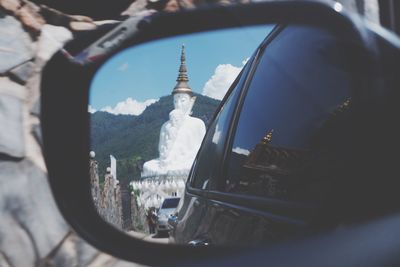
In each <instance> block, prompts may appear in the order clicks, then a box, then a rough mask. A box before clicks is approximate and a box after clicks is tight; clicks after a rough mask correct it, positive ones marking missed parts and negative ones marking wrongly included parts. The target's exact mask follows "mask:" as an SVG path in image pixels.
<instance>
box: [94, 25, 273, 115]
mask: <svg viewBox="0 0 400 267" xmlns="http://www.w3.org/2000/svg"><path fill="white" fill-rule="evenodd" d="M271 29H272V26H269V25H265V26H253V27H243V28H239V29H230V30H219V31H213V32H206V33H197V34H190V35H182V36H178V37H172V38H168V39H162V40H158V41H154V42H150V43H146V44H142V45H139V46H135V47H132V48H129V49H126V50H124V51H122V52H120V53H119V54H117V55H115V56H114V57H113V58H111V59H110V60H109V61H108V62H106V64H105V65H104V66H103V67H102V68H101V69H100V70H99V71H98V73H97V74H96V76H95V78H94V80H93V82H92V85H91V91H90V106H91V107H92V108H94V109H95V110H101V109H103V108H105V107H107V106H108V107H109V110H112V109H113V110H115V109H114V108H115V107H116V106H117V105H119V110H123V109H125V108H126V105H128V104H129V103H130V104H129V105H138V104H139V105H140V104H141V103H142V102H144V101H146V100H148V99H158V98H159V97H160V96H164V95H168V94H170V93H171V91H172V89H173V88H174V86H175V84H176V78H177V75H178V69H179V64H180V53H181V46H182V44H185V52H186V65H187V68H188V75H189V84H190V86H191V88H192V90H193V91H195V92H198V93H203V94H205V95H209V96H211V97H214V98H219V97H220V96H216V95H217V94H216V92H217V91H219V90H222V91H223V90H225V91H226V89H227V88H226V87H229V86H228V85H227V84H228V83H231V82H232V81H231V80H232V79H234V77H235V76H236V75H237V73H238V71H239V70H240V68H241V67H242V66H243V61H244V60H246V59H247V58H249V57H250V56H251V55H252V53H253V52H254V51H255V49H256V48H257V46H258V45H259V44H260V42H261V41H262V40H263V39H264V38H265V37H266V35H267V34H268V33H269V32H270V31H271ZM213 76H214V77H213ZM208 81H209V83H208V85H207V86H206V87H207V89H206V90H205V91H203V89H204V88H205V85H206V83H207V82H208ZM207 92H208V93H207ZM219 95H221V94H219ZM128 98H131V99H130V100H129V101H128V102H129V103H128V102H127V99H128ZM121 102H123V103H121ZM118 103H120V104H118ZM127 103H128V104H127ZM149 103H150V102H148V103H147V104H149ZM109 112H112V111H109Z"/></svg>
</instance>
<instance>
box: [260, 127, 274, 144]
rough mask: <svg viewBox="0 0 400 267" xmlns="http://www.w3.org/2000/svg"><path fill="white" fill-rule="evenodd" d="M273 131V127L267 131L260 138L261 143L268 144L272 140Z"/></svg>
mask: <svg viewBox="0 0 400 267" xmlns="http://www.w3.org/2000/svg"><path fill="white" fill-rule="evenodd" d="M273 132H274V129H272V130H271V131H269V132H268V133H267V134H266V135H265V136H264V137H263V138H262V139H261V144H263V145H266V144H269V143H270V142H271V141H272V134H273Z"/></svg>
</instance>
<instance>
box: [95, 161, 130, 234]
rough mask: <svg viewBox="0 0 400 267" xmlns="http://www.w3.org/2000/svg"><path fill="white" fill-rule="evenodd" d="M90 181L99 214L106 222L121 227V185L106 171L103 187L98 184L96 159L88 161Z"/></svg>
mask: <svg viewBox="0 0 400 267" xmlns="http://www.w3.org/2000/svg"><path fill="white" fill-rule="evenodd" d="M89 173H90V182H91V185H92V186H91V188H92V190H91V191H92V197H93V202H94V205H95V207H96V208H97V211H98V212H99V214H100V216H101V217H102V218H103V219H104V220H105V221H107V222H108V223H110V224H112V225H114V226H115V227H117V228H119V229H123V228H124V227H123V221H124V220H123V218H122V197H121V187H120V185H119V184H117V183H116V180H115V179H114V177H113V175H112V174H110V173H107V174H106V175H105V177H104V184H103V188H102V189H101V188H100V184H99V174H98V173H99V171H98V165H97V161H96V160H95V159H93V158H92V159H90V162H89Z"/></svg>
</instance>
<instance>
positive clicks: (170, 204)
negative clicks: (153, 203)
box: [161, 198, 180, 209]
mask: <svg viewBox="0 0 400 267" xmlns="http://www.w3.org/2000/svg"><path fill="white" fill-rule="evenodd" d="M179 200H180V198H168V199H165V200H164V202H163V204H162V206H161V208H162V209H172V208H176V207H177V206H178V203H179Z"/></svg>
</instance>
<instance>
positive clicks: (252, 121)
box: [224, 26, 350, 198]
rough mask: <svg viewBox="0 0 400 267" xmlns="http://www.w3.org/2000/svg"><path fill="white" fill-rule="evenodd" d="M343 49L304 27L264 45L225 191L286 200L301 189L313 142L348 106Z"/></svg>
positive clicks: (293, 28)
mask: <svg viewBox="0 0 400 267" xmlns="http://www.w3.org/2000/svg"><path fill="white" fill-rule="evenodd" d="M340 47H341V44H340V43H338V42H337V40H336V39H335V37H334V36H333V35H331V34H329V33H327V32H325V31H323V30H321V29H317V28H311V27H301V26H288V27H286V28H284V29H283V30H282V31H281V32H280V33H279V34H278V35H277V37H275V39H274V40H273V41H272V42H271V43H270V44H268V45H267V47H266V48H265V51H264V52H263V54H262V56H261V59H260V62H259V64H258V66H257V69H256V72H255V74H254V76H253V78H252V81H251V83H250V85H249V88H248V92H247V95H246V98H245V100H244V103H243V107H242V110H241V113H240V117H239V120H238V123H237V128H236V133H235V137H234V140H233V144H232V147H231V153H230V158H229V164H228V169H227V180H226V183H225V185H224V187H225V188H224V191H228V192H235V193H243V194H251V195H259V196H272V197H282V198H286V197H289V195H290V194H291V192H290V190H292V189H291V186H294V184H299V183H301V179H302V177H303V176H302V175H304V168H305V167H306V166H307V164H309V162H310V160H311V158H312V157H313V154H312V153H311V151H310V150H311V149H310V147H311V144H312V142H313V138H314V136H315V135H316V133H317V132H318V131H319V129H321V128H322V126H323V125H324V123H325V122H326V121H327V119H328V118H329V117H330V116H331V115H332V114H334V113H335V111H336V110H338V109H340V108H341V107H342V106H343V105H347V102H346V100H348V97H349V87H350V76H349V73H348V71H346V69H345V66H346V64H345V63H346V58H344V55H343V54H342V53H341V48H340ZM294 187H295V186H294Z"/></svg>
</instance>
